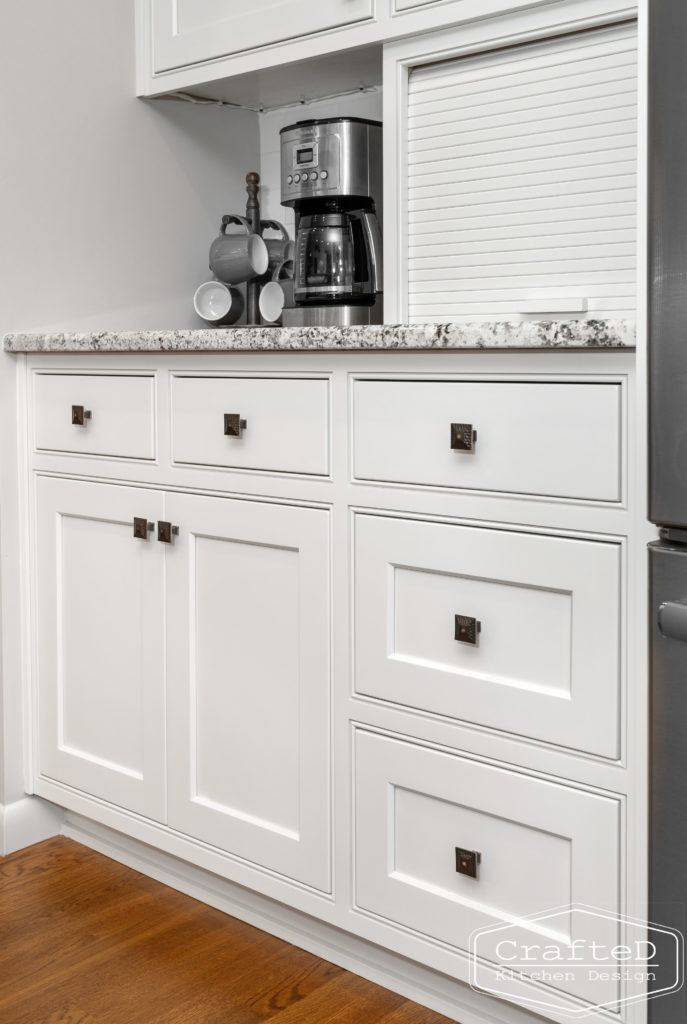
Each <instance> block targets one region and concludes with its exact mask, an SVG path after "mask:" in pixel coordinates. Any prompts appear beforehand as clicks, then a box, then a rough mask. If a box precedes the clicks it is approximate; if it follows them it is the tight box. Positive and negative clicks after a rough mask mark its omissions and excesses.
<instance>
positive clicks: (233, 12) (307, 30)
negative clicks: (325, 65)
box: [149, 0, 373, 72]
mask: <svg viewBox="0 0 687 1024" xmlns="http://www.w3.org/2000/svg"><path fill="white" fill-rule="evenodd" d="M149 2H150V3H151V6H152V11H151V13H152V22H153V43H154V45H153V63H154V70H155V72H159V71H169V70H170V69H172V68H178V67H184V66H185V65H187V64H196V63H198V62H199V61H205V60H212V59H214V58H217V57H225V56H229V55H231V54H236V53H240V52H241V51H243V50H252V49H254V48H256V47H264V46H269V45H270V44H272V43H279V42H284V41H286V40H288V39H298V38H299V37H300V36H303V35H310V34H311V33H313V32H322V31H324V30H327V29H334V28H338V27H340V26H343V25H351V24H353V23H355V22H356V21H364V20H366V19H368V18H372V16H373V6H372V0H320V2H319V3H317V4H295V3H293V0H254V3H253V4H251V5H250V6H249V7H244V6H243V5H242V4H236V3H227V2H226V0H149Z"/></svg>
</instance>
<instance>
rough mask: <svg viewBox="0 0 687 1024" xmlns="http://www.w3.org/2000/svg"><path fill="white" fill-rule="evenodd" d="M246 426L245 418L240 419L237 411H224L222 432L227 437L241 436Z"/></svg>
mask: <svg viewBox="0 0 687 1024" xmlns="http://www.w3.org/2000/svg"><path fill="white" fill-rule="evenodd" d="M247 426H248V421H247V420H242V419H241V415H240V413H238V412H225V414H224V433H225V435H226V436H227V437H241V435H242V434H243V431H244V430H245V429H246V427H247Z"/></svg>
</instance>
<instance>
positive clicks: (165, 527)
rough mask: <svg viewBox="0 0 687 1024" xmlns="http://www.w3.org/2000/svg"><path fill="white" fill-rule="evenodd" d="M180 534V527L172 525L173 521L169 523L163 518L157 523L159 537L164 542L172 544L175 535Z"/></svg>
mask: <svg viewBox="0 0 687 1024" xmlns="http://www.w3.org/2000/svg"><path fill="white" fill-rule="evenodd" d="M178 536H179V527H178V526H172V524H171V523H167V522H165V521H164V520H161V521H160V522H159V523H158V524H157V539H158V540H159V541H161V542H162V543H163V544H171V543H172V538H173V537H178Z"/></svg>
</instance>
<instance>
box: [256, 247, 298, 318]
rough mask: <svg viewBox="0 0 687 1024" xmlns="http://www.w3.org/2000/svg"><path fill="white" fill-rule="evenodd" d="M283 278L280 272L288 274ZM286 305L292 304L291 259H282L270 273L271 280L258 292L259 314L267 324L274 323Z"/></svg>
mask: <svg viewBox="0 0 687 1024" xmlns="http://www.w3.org/2000/svg"><path fill="white" fill-rule="evenodd" d="M289 273H290V274H291V277H289V276H286V277H285V279H284V280H282V279H281V277H282V274H284V275H288V274H289ZM287 306H293V260H283V261H282V262H281V263H280V264H279V265H278V266H277V267H275V268H274V271H273V273H272V280H271V281H268V282H267V284H266V285H264V286H263V288H262V291H261V292H260V316H261V317H262V319H263V320H265V321H266V322H267V323H268V324H273V323H275V322H276V321H277V320H278V319H279V317H280V316H281V315H282V311H283V310H284V308H285V307H287Z"/></svg>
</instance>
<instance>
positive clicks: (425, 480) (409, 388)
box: [354, 380, 621, 501]
mask: <svg viewBox="0 0 687 1024" xmlns="http://www.w3.org/2000/svg"><path fill="white" fill-rule="evenodd" d="M620 413H621V387H620V385H619V384H616V383H612V382H610V383H607V384H606V383H601V384H585V383H581V384H578V383H571V384H567V383H549V382H522V383H521V382H517V383H515V382H508V381H389V380H357V381H356V382H355V385H354V472H355V476H356V478H357V479H359V480H380V481H388V482H393V483H409V484H421V485H430V486H436V487H460V488H466V489H469V490H479V491H499V492H507V493H513V494H532V495H541V496H542V497H544V496H546V497H557V498H578V499H587V500H594V501H619V500H620V498H621V472H620V466H621V430H620V423H621V416H620Z"/></svg>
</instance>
